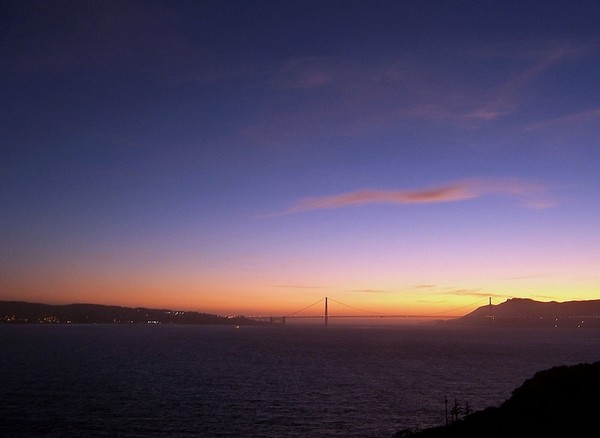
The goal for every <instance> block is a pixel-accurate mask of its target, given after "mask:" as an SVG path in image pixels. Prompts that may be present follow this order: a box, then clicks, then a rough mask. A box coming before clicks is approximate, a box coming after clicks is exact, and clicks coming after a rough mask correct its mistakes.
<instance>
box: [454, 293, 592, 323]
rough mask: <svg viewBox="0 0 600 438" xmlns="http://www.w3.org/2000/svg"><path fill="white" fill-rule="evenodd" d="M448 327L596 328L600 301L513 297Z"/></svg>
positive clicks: (462, 318)
mask: <svg viewBox="0 0 600 438" xmlns="http://www.w3.org/2000/svg"><path fill="white" fill-rule="evenodd" d="M446 323H448V324H451V325H486V326H497V327H513V326H514V327H577V328H586V327H589V328H591V327H594V328H600V300H588V301H566V302H562V303H561V302H556V301H551V302H542V301H534V300H531V299H527V298H513V299H509V300H507V301H505V302H504V303H501V304H497V305H488V306H482V307H479V308H478V309H476V310H474V311H473V312H471V313H469V314H467V315H465V316H463V317H460V318H457V319H454V320H450V321H446Z"/></svg>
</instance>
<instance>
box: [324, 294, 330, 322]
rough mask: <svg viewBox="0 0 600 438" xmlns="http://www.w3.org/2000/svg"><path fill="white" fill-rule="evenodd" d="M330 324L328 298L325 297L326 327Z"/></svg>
mask: <svg viewBox="0 0 600 438" xmlns="http://www.w3.org/2000/svg"><path fill="white" fill-rule="evenodd" d="M328 322H329V312H328V311H327V297H325V327H327V324H328Z"/></svg>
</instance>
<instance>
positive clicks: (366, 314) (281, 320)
mask: <svg viewBox="0 0 600 438" xmlns="http://www.w3.org/2000/svg"><path fill="white" fill-rule="evenodd" d="M329 302H333V303H335V304H338V305H340V306H344V307H346V308H349V309H352V310H354V311H357V312H360V314H350V315H346V314H342V315H335V314H334V315H332V314H330V312H329ZM319 304H322V305H323V313H322V314H308V315H307V314H302V312H304V311H307V310H308V309H311V308H314V307H315V306H317V305H319ZM480 305H483V302H482V301H481V300H480V301H478V302H476V303H473V304H468V305H466V306H462V307H459V308H453V309H450V310H448V311H447V312H446V313H448V312H455V311H457V310H461V309H466V308H469V307H474V306H480ZM488 305H489V306H491V305H492V297H489V301H488ZM441 313H444V312H441ZM249 318H251V319H254V320H255V321H261V322H268V323H270V324H281V325H285V324H286V322H287V320H288V319H322V320H323V321H324V323H325V326H326V327H327V326H328V325H329V320H330V319H332V318H446V319H449V318H458V317H457V316H448V315H443V314H440V313H438V314H419V315H417V314H389V315H388V314H378V313H373V312H370V311H368V310H364V309H359V308H358V307H354V306H350V305H349V304H344V303H342V302H340V301H337V300H334V299H333V298H331V297H324V298H321V299H320V300H318V301H315V302H314V303H312V304H309V305H308V306H306V307H303V308H301V309H299V310H296V311H294V312H291V313H288V314H287V315H282V316H251V317H249Z"/></svg>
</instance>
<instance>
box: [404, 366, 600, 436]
mask: <svg viewBox="0 0 600 438" xmlns="http://www.w3.org/2000/svg"><path fill="white" fill-rule="evenodd" d="M455 406H456V407H457V411H456V416H455V415H454V413H453V414H452V419H453V420H454V421H451V422H449V423H448V424H447V425H445V426H439V427H434V428H430V429H424V430H421V431H412V430H408V429H405V430H401V431H399V432H397V433H396V434H395V438H405V437H414V438H450V437H473V438H475V437H489V438H501V437H502V438H508V437H511V438H512V437H540V436H541V437H570V436H595V435H594V433H596V432H597V430H598V423H599V420H598V414H599V412H600V362H594V363H581V364H578V365H571V366H557V367H554V368H550V369H548V370H544V371H540V372H538V373H536V374H535V375H534V376H533V377H532V378H530V379H528V380H526V381H525V382H524V383H523V384H522V385H521V386H520V387H518V388H516V389H515V390H514V391H513V393H512V396H511V397H510V398H509V399H508V400H506V401H505V402H504V403H502V404H501V405H500V406H499V407H490V408H487V409H484V410H482V411H478V412H474V413H470V414H468V415H466V416H464V418H462V419H459V418H458V417H459V414H460V409H459V408H460V406H458V404H456V403H455Z"/></svg>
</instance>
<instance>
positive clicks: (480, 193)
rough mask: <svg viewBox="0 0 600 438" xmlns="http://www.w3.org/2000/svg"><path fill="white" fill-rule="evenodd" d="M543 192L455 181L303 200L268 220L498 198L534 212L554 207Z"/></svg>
mask: <svg viewBox="0 0 600 438" xmlns="http://www.w3.org/2000/svg"><path fill="white" fill-rule="evenodd" d="M546 191H547V190H546V188H545V187H544V186H543V185H541V184H539V183H534V182H531V181H526V180H521V179H504V180H488V179H471V180H462V181H455V182H452V183H449V184H446V185H443V186H440V187H433V188H427V189H418V190H359V191H354V192H348V193H342V194H339V195H333V196H323V197H317V198H307V199H302V200H300V201H298V202H296V203H295V204H293V205H292V206H291V207H289V208H288V209H287V210H285V211H283V212H280V213H276V214H273V215H271V216H283V215H288V214H293V213H300V212H307V211H313V210H331V209H338V208H342V207H348V206H353V205H363V204H431V203H441V202H458V201H467V200H471V199H476V198H481V197H484V196H490V195H497V196H505V197H511V198H516V199H518V200H519V201H520V202H521V203H523V204H524V205H526V206H528V207H530V208H534V209H544V208H550V207H553V206H555V202H554V201H552V200H549V199H546V198H545V196H544V195H545V192H546Z"/></svg>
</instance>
